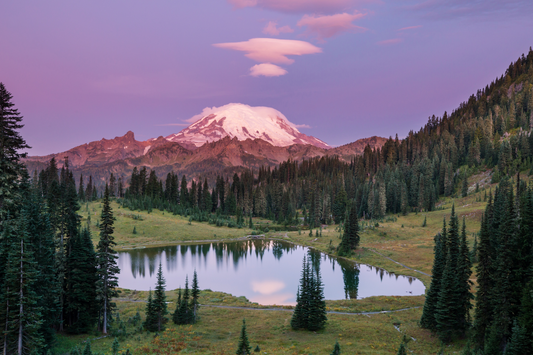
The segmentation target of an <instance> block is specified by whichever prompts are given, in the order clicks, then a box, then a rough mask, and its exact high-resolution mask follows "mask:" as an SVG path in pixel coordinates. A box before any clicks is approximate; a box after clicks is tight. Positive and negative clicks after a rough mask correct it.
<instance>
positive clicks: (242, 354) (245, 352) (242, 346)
mask: <svg viewBox="0 0 533 355" xmlns="http://www.w3.org/2000/svg"><path fill="white" fill-rule="evenodd" d="M251 350H252V347H251V346H250V342H249V341H248V335H247V334H246V321H245V320H244V319H243V320H242V328H241V336H240V338H239V345H238V346H237V351H236V352H235V354H236V355H251V353H250V351H251Z"/></svg>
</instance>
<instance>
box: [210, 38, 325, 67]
mask: <svg viewBox="0 0 533 355" xmlns="http://www.w3.org/2000/svg"><path fill="white" fill-rule="evenodd" d="M213 46H215V47H218V48H225V49H232V50H235V51H240V52H245V53H246V54H245V56H246V57H248V58H250V59H253V60H255V61H256V62H260V63H283V64H292V63H294V60H293V59H290V58H288V57H287V56H289V55H304V54H314V53H321V52H322V49H321V48H318V47H316V46H314V45H312V44H311V43H309V42H305V41H297V40H290V39H277V38H252V39H249V40H248V41H245V42H232V43H217V44H213Z"/></svg>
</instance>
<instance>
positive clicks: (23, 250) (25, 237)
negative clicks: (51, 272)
mask: <svg viewBox="0 0 533 355" xmlns="http://www.w3.org/2000/svg"><path fill="white" fill-rule="evenodd" d="M28 222H29V221H28V220H27V219H25V218H20V219H18V220H15V221H13V220H4V221H3V234H2V239H3V241H4V243H5V244H4V245H5V246H6V247H7V249H6V250H4V251H3V252H7V255H6V261H5V264H4V265H5V278H4V280H3V290H2V291H3V292H2V295H1V298H2V310H1V312H2V313H1V318H0V321H1V322H2V328H3V329H4V339H3V342H2V346H1V348H2V350H3V351H4V353H5V354H10V353H13V354H17V355H22V354H28V353H29V352H30V351H31V350H36V351H40V350H41V349H42V348H43V346H44V339H43V336H42V334H41V333H40V329H41V326H42V322H43V320H42V315H41V312H42V309H41V307H38V306H37V303H38V299H39V295H37V294H36V293H35V281H36V280H37V277H38V275H37V274H38V269H37V265H36V262H35V258H34V254H33V252H32V250H31V248H30V235H29V228H28Z"/></svg>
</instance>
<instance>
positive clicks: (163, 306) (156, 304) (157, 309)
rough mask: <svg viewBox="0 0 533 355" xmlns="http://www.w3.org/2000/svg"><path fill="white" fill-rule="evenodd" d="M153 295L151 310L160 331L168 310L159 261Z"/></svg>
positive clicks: (163, 328)
mask: <svg viewBox="0 0 533 355" xmlns="http://www.w3.org/2000/svg"><path fill="white" fill-rule="evenodd" d="M154 296H155V297H154V300H153V312H154V313H155V314H156V317H157V331H159V332H161V331H163V330H165V324H166V323H167V321H168V319H167V317H166V315H167V314H168V310H167V302H166V295H165V279H164V278H163V269H162V267H161V263H159V270H158V271H157V284H156V286H155V292H154Z"/></svg>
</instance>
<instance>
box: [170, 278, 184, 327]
mask: <svg viewBox="0 0 533 355" xmlns="http://www.w3.org/2000/svg"><path fill="white" fill-rule="evenodd" d="M180 310H181V287H180V288H179V289H178V300H177V302H176V309H175V310H174V313H172V322H174V324H176V325H180V324H184V323H183V320H182V319H181V314H180Z"/></svg>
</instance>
